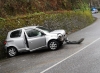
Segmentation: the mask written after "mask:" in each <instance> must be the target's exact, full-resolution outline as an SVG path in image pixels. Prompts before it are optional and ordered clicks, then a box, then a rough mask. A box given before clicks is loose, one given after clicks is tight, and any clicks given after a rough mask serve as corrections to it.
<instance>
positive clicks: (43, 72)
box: [40, 38, 100, 73]
mask: <svg viewBox="0 0 100 73" xmlns="http://www.w3.org/2000/svg"><path fill="white" fill-rule="evenodd" d="M98 40H100V38H98V39H96V40H94V41H93V42H92V43H90V44H88V45H87V46H85V47H83V48H82V49H80V50H79V51H77V52H75V53H74V54H72V55H70V56H68V57H66V58H65V59H63V60H61V61H59V62H57V63H56V64H54V65H52V66H51V67H49V68H47V69H45V70H43V71H42V72H40V73H45V72H46V71H48V70H50V69H52V68H53V67H55V66H57V65H58V64H60V63H62V62H64V61H65V60H67V59H69V58H71V57H72V56H74V55H76V54H77V53H79V52H81V51H82V50H84V49H86V48H87V47H89V46H90V45H92V44H94V43H95V42H97V41H98Z"/></svg>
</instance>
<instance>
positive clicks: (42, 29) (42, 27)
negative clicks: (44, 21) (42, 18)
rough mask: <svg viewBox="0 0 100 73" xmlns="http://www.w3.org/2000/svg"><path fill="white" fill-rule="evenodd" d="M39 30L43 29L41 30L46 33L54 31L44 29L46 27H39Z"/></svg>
mask: <svg viewBox="0 0 100 73" xmlns="http://www.w3.org/2000/svg"><path fill="white" fill-rule="evenodd" d="M37 28H39V29H41V30H44V31H46V32H51V31H52V30H51V29H48V28H44V27H37Z"/></svg>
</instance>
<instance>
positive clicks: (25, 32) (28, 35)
mask: <svg viewBox="0 0 100 73" xmlns="http://www.w3.org/2000/svg"><path fill="white" fill-rule="evenodd" d="M66 39H67V37H66V32H65V30H63V29H59V30H53V31H51V30H49V29H47V28H44V27H42V26H29V27H23V28H19V29H15V30H12V31H9V32H8V35H7V38H6V41H5V49H6V51H7V54H8V55H9V56H10V57H13V56H15V55H17V54H18V53H19V52H24V51H34V50H37V49H40V48H43V47H47V48H48V49H51V50H56V49H58V48H59V47H60V46H61V45H62V44H63V42H64V41H65V40H66Z"/></svg>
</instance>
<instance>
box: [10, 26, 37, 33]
mask: <svg viewBox="0 0 100 73" xmlns="http://www.w3.org/2000/svg"><path fill="white" fill-rule="evenodd" d="M36 27H39V26H27V27H22V28H17V29H14V30H11V31H9V32H12V31H16V30H20V29H28V28H36Z"/></svg>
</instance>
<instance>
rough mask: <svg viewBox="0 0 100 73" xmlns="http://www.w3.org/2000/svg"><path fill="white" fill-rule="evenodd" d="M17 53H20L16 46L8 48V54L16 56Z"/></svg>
mask: <svg viewBox="0 0 100 73" xmlns="http://www.w3.org/2000/svg"><path fill="white" fill-rule="evenodd" d="M17 53H18V51H17V50H16V48H14V47H10V48H8V51H7V54H8V56H9V57H13V56H16V55H17Z"/></svg>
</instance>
